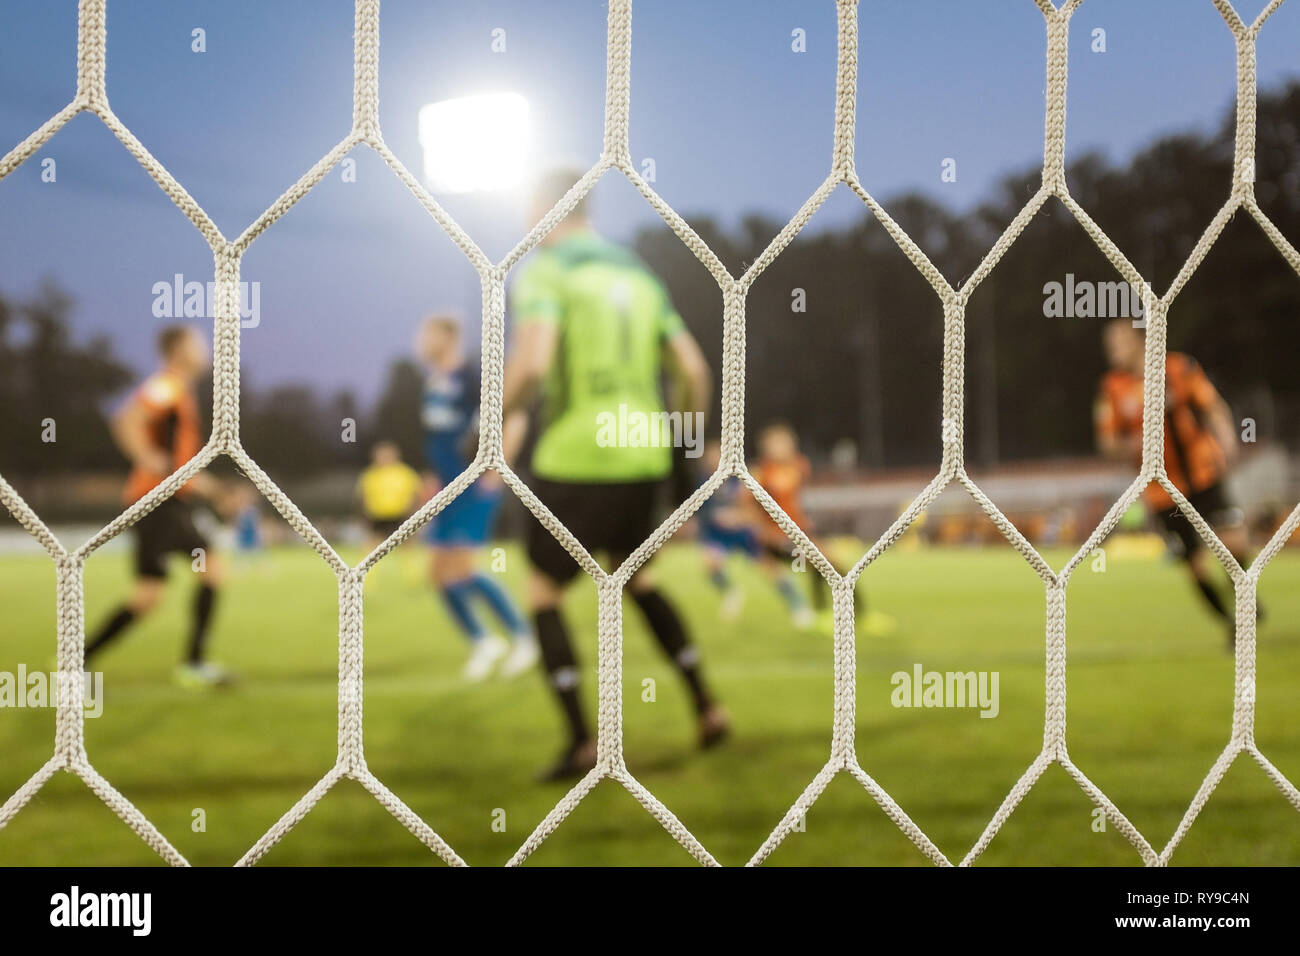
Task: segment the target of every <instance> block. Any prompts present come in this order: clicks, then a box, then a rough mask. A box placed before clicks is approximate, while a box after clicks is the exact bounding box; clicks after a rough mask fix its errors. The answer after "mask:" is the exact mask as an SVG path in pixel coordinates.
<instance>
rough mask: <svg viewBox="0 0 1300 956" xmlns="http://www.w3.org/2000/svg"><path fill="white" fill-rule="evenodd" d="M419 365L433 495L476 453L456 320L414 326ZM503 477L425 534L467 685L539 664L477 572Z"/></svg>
mask: <svg viewBox="0 0 1300 956" xmlns="http://www.w3.org/2000/svg"><path fill="white" fill-rule="evenodd" d="M416 347H417V350H418V352H419V357H420V361H421V362H422V363H423V365H424V366H425V369H426V371H427V373H428V378H427V380H426V382H425V387H424V397H423V400H422V402H421V408H420V422H421V425H422V426H423V429H424V454H425V460H426V464H427V465H428V468H429V471H430V473H431V479H432V482H433V488H431V490H434V491H436V490H437V488H441V487H442V486H443V485H446V484H447V483H448V482H450V481H452V480H453V479H454V478H455V477H456V476H457V475H459V474H460V473H461V472H463V471H464V470H465V468H466V467H467V466H468V465H469V463H470V462H471V461H473V459H474V455H475V454H476V453H477V447H478V401H479V371H478V368H477V367H476V366H475V365H474V364H473V363H471V362H469V361H467V360H466V358H465V355H464V352H463V350H462V347H461V334H460V322H459V321H457V320H456V319H455V318H454V317H452V316H448V315H433V316H430V317H429V318H427V319H426V320H425V321H424V323H423V324H422V325H421V326H420V331H419V337H418V341H417V346H416ZM503 494H504V488H503V486H502V483H501V477H500V476H499V475H497V474H496V473H495V472H488V473H486V474H484V475H482V476H480V477H479V479H478V480H477V481H475V482H474V484H472V485H470V486H469V487H468V488H466V489H465V490H464V491H462V492H461V493H460V494H459V495H458V496H457V497H456V498H454V499H453V500H452V501H451V502H450V503H449V504H448V505H447V506H446V507H445V508H443V509H442V511H440V512H438V514H437V515H435V516H434V518H433V521H432V522H431V523H430V524H429V526H428V528H427V529H426V531H425V540H426V541H427V542H428V543H429V545H430V547H431V548H432V550H433V560H432V564H431V574H432V579H433V584H434V587H436V588H437V589H438V591H439V593H441V595H442V597H443V600H444V601H445V602H446V604H447V609H448V610H449V611H450V612H451V615H452V617H453V618H455V620H456V622H457V624H459V625H460V627H461V629H462V630H463V631H464V632H465V636H466V637H467V638H468V639H469V641H470V645H471V651H470V656H469V660H468V661H467V662H466V664H465V671H464V675H465V678H466V679H467V680H470V681H481V680H484V679H485V678H487V677H488V676H489V675H490V674H491V673H492V672H493V670H494V669H496V668H497V666H498V665H500V673H501V674H502V676H505V677H511V676H514V675H515V674H519V673H522V672H523V671H525V670H528V669H529V668H530V667H532V666H533V664H535V663H536V661H537V656H538V650H537V642H536V640H535V639H534V637H533V635H532V632H531V631H530V630H529V627H528V625H527V623H526V622H525V620H524V618H523V616H522V615H521V614H520V613H519V611H518V609H517V608H516V607H515V604H514V602H513V601H512V600H511V599H510V597H509V595H507V594H506V592H505V589H504V588H502V587H501V585H500V584H499V583H498V582H497V581H495V580H493V578H492V577H491V576H490V575H488V574H486V573H484V572H483V570H482V569H481V568H480V567H479V553H480V551H481V550H482V548H483V547H484V546H485V545H486V544H487V542H488V539H489V538H490V536H491V534H492V528H493V525H494V524H495V523H496V517H497V514H498V513H499V512H500V510H501V503H502V497H503ZM476 599H479V600H481V601H482V602H484V603H485V604H487V606H488V607H489V608H490V609H491V610H492V612H493V613H494V614H495V616H496V617H497V618H498V620H499V621H500V622H501V625H502V626H503V627H504V628H505V629H506V631H508V632H509V634H510V637H511V641H510V642H507V641H506V640H504V639H503V638H502V637H500V636H498V635H497V634H493V633H491V632H489V631H488V630H487V628H486V627H485V626H484V624H483V621H482V619H481V618H480V616H479V614H478V611H477V609H476V608H475V606H474V605H475V602H476Z"/></svg>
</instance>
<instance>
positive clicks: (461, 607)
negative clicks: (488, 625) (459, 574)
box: [442, 578, 483, 641]
mask: <svg viewBox="0 0 1300 956" xmlns="http://www.w3.org/2000/svg"><path fill="white" fill-rule="evenodd" d="M473 597H474V579H473V578H466V579H465V580H463V581H457V582H455V583H454V584H448V585H445V586H444V587H443V588H442V599H443V600H444V601H445V602H446V603H447V610H449V611H451V616H452V617H454V618H455V619H456V623H457V624H459V625H460V627H461V630H463V631H464V632H465V636H466V637H468V638H469V639H470V640H471V641H477V640H479V639H480V638H481V637H482V636H483V625H482V624H481V623H479V619H478V615H476V614H475V613H474V608H473V606H472V605H471V603H470V602H471V599H472V598H473Z"/></svg>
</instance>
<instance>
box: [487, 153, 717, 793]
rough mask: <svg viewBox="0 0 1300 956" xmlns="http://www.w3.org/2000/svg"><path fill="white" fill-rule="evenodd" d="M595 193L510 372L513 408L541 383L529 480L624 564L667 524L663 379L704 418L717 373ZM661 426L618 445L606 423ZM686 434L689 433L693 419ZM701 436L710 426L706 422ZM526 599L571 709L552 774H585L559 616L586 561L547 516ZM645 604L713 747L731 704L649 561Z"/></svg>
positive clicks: (553, 246) (508, 396)
mask: <svg viewBox="0 0 1300 956" xmlns="http://www.w3.org/2000/svg"><path fill="white" fill-rule="evenodd" d="M579 178H580V177H579V175H577V174H571V173H568V172H557V173H553V174H551V175H549V176H546V177H545V178H544V179H543V180H542V181H541V183H539V185H538V187H537V190H536V192H535V194H534V198H533V202H534V208H533V217H534V219H535V220H536V219H540V218H541V217H542V216H543V215H545V213H546V212H547V211H548V210H549V209H550V208H551V207H552V206H553V205H554V204H555V203H556V202H557V201H559V199H560V198H561V197H563V196H564V194H565V193H566V192H567V191H568V190H569V188H570V187H572V186H573V184H574V183H575V182H577V180H578V179H579ZM585 205H586V203H585V201H584V202H583V203H581V204H579V205H578V207H577V208H575V209H574V210H573V212H572V213H571V214H570V215H569V216H568V217H567V218H566V219H565V220H564V221H563V222H561V223H559V224H558V225H556V227H555V228H554V229H553V230H551V232H550V233H549V234H548V235H547V237H546V238H545V239H544V240H543V241H542V244H541V247H540V248H539V249H538V250H537V251H536V252H535V253H534V254H533V255H532V257H531V258H530V259H529V261H527V262H526V263H525V264H524V265H523V266H522V267H521V269H520V272H519V275H518V277H517V278H516V279H515V281H514V284H513V286H512V288H511V290H510V309H511V315H512V320H513V330H512V340H511V348H510V351H509V353H508V356H507V361H506V369H505V397H504V402H505V413H506V414H507V415H509V414H511V413H512V412H515V411H518V410H520V409H521V408H523V407H524V406H525V405H526V404H527V403H528V402H529V401H530V400H531V399H532V397H533V396H534V395H535V394H537V393H540V397H541V410H540V415H539V424H538V428H537V434H536V439H535V442H534V445H533V451H532V460H531V468H530V470H531V472H532V475H533V479H532V481H531V482H530V487H532V488H533V490H534V491H535V492H536V493H537V496H538V497H539V498H541V499H542V501H543V502H544V503H545V504H546V506H547V507H548V508H549V509H550V510H551V512H552V513H553V514H554V515H555V517H556V518H558V519H559V520H560V521H561V522H563V524H564V525H565V526H566V527H567V528H568V529H569V530H570V531H571V532H573V534H574V536H575V537H577V539H578V540H579V541H581V542H582V544H583V546H584V547H585V548H587V549H588V550H589V551H591V552H593V553H595V552H601V551H604V552H607V553H608V554H609V560H610V562H611V564H610V565H609V566H610V567H616V566H617V565H618V564H619V563H621V562H622V561H623V559H624V558H626V557H627V556H628V555H629V554H631V552H632V551H634V550H635V549H636V548H637V546H638V545H640V544H641V542H642V541H644V540H645V539H646V538H647V537H649V535H650V534H651V533H652V532H653V531H654V529H655V527H656V521H655V518H654V505H655V498H656V492H657V491H658V489H659V487H660V485H661V484H662V483H663V482H664V481H665V480H666V479H668V478H669V476H670V474H671V471H672V458H673V448H672V447H671V445H672V441H671V440H668V439H667V432H668V431H669V430H670V429H668V428H666V427H665V425H664V423H665V422H666V420H667V419H668V416H667V415H666V414H665V413H666V412H667V411H668V410H667V409H666V408H665V401H664V388H663V386H662V384H661V383H662V381H663V380H664V379H665V378H666V379H667V380H668V383H669V385H670V389H669V394H672V395H674V396H677V395H680V402H679V403H675V404H677V407H676V408H674V409H672V411H673V412H675V413H678V414H680V415H681V416H683V418H684V416H687V415H698V416H699V417H701V418H702V416H703V411H704V409H705V407H706V406H707V405H708V403H709V400H710V398H711V391H712V381H711V375H710V371H709V367H708V363H707V362H706V361H705V358H704V356H703V354H702V353H701V351H700V348H699V346H698V345H697V344H696V342H695V339H694V338H692V337H691V334H690V333H689V332H688V331H687V330H686V328H685V326H684V325H683V323H682V320H681V317H680V316H679V315H678V314H677V313H676V312H675V311H674V309H673V307H672V303H671V302H670V301H669V298H668V294H667V290H666V289H665V288H664V286H663V283H662V282H660V281H659V279H658V278H657V277H656V276H655V275H654V274H653V273H652V272H650V270H649V269H648V268H647V267H646V265H645V264H644V263H643V262H641V260H640V259H638V258H637V257H636V256H635V255H634V254H633V253H631V252H629V251H628V250H626V249H623V248H622V247H620V246H618V245H616V244H614V243H612V242H610V241H608V240H606V239H603V238H601V237H600V236H598V235H596V233H595V232H593V231H592V229H591V226H590V224H589V223H588V221H587V216H586V209H585ZM614 420H617V421H620V422H624V421H637V422H643V423H644V422H651V423H658V424H657V425H654V426H652V428H651V429H650V430H649V431H647V430H641V431H639V432H638V431H637V430H628V431H627V434H626V435H623V434H622V432H620V433H619V438H618V440H614V441H611V440H610V439H609V434H608V430H607V429H602V427H601V423H602V422H604V423H608V422H610V421H614ZM680 434H681V435H686V434H688V432H687V430H686V429H684V428H683V429H681V431H680ZM695 434H697V435H698V434H699V431H698V430H697V431H696V432H695ZM527 544H528V557H529V561H530V563H531V565H532V569H531V572H530V576H529V585H528V598H529V604H530V608H531V611H532V614H533V619H534V624H535V632H536V634H537V639H538V642H539V644H540V646H541V652H542V661H543V663H544V665H545V668H546V673H547V675H548V680H549V683H550V685H551V688H552V690H553V691H554V693H555V696H556V699H557V701H558V703H559V705H560V708H561V710H562V711H563V713H564V716H565V720H566V722H567V725H568V730H569V740H568V744H567V746H566V747H565V749H564V751H563V753H562V754H561V756H560V759H559V761H558V762H557V763H556V764H555V766H554V767H552V768H551V769H550V770H548V771H547V772H546V773H545V774H544V776H543V779H551V780H559V779H564V778H567V777H573V776H578V775H581V774H583V773H585V772H586V771H588V770H590V769H591V768H592V767H594V766H595V762H596V747H595V741H594V740H593V738H592V734H591V730H590V728H589V727H588V724H587V721H586V718H585V716H584V714H583V709H582V706H581V703H580V701H579V697H578V667H577V662H576V659H575V658H574V654H573V647H572V644H571V642H570V640H569V634H568V630H567V628H566V627H565V624H564V620H563V618H562V617H561V616H560V598H561V596H562V593H563V589H564V587H565V585H566V584H568V583H569V582H570V581H571V580H572V579H573V577H574V575H576V574H577V573H578V572H579V570H580V569H579V567H578V564H577V562H576V561H575V560H574V559H573V556H572V555H570V554H569V552H568V551H566V550H565V548H564V546H563V545H562V544H560V542H559V541H558V540H556V539H555V537H554V536H552V535H551V533H550V532H549V531H547V530H546V529H545V528H544V527H542V525H541V524H540V523H533V524H532V525H530V531H529V537H528V542H527ZM628 591H629V592H630V595H631V597H632V600H633V602H634V603H635V604H636V605H637V607H638V608H640V610H641V613H642V614H643V615H644V616H645V620H646V623H647V624H648V625H649V627H650V630H651V631H652V632H653V634H654V635H655V638H656V639H657V640H658V641H659V644H660V645H661V646H662V647H663V649H664V652H665V653H666V654H667V655H668V657H669V658H670V659H671V660H672V662H673V664H674V666H675V667H676V668H677V671H678V672H679V673H680V674H681V676H682V678H683V680H684V681H685V683H686V685H687V687H688V689H689V691H690V694H691V698H692V700H693V701H694V706H695V711H696V715H697V720H698V724H699V739H700V744H701V746H704V747H708V746H711V745H712V744H715V743H717V742H718V741H720V740H721V739H722V738H723V737H725V736H726V734H727V730H728V720H727V715H726V712H725V711H724V710H723V709H722V708H721V707H720V706H718V704H717V703H716V701H715V700H714V698H713V696H712V695H711V694H710V692H709V690H708V688H707V687H706V685H705V683H704V680H703V678H702V677H701V674H700V666H699V658H698V653H697V651H696V648H695V646H694V644H693V643H692V642H691V640H690V638H689V636H688V635H687V633H686V629H685V627H684V626H683V623H682V619H681V617H680V616H679V615H678V613H677V611H676V610H675V609H674V608H673V606H672V604H671V603H670V602H669V601H668V599H667V598H666V597H665V596H664V594H663V592H662V591H660V590H659V588H658V587H656V585H655V582H654V581H653V579H652V578H651V575H650V573H649V570H648V568H647V567H646V566H642V567H641V568H639V569H638V570H637V572H636V574H635V575H633V576H632V579H631V581H630V582H629V583H628Z"/></svg>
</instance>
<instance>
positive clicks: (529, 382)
mask: <svg viewBox="0 0 1300 956" xmlns="http://www.w3.org/2000/svg"><path fill="white" fill-rule="evenodd" d="M558 344H559V329H558V328H557V327H556V325H555V324H554V323H551V322H527V323H524V324H522V325H520V326H517V327H516V329H515V336H514V342H513V348H512V349H511V351H510V355H509V357H508V358H507V359H506V369H505V382H504V386H503V394H502V400H501V401H502V411H503V414H505V415H507V416H508V415H510V414H511V413H512V412H518V411H522V410H523V408H524V407H525V406H526V405H527V404H528V402H529V401H530V400H531V399H532V397H533V395H534V394H535V393H536V391H537V386H538V385H539V384H540V383H541V381H542V377H543V376H544V375H545V374H546V370H547V369H548V368H550V366H551V361H552V359H554V357H555V350H556V347H557V346H558Z"/></svg>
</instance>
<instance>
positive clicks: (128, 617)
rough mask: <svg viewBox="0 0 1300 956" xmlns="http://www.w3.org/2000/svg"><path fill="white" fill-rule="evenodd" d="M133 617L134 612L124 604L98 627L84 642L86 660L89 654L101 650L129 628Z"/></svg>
mask: <svg viewBox="0 0 1300 956" xmlns="http://www.w3.org/2000/svg"><path fill="white" fill-rule="evenodd" d="M135 617H136V614H135V611H133V610H131V609H130V608H129V607H127V606H126V605H125V604H123V605H122V606H121V607H120V608H118V609H117V610H116V611H114V612H113V616H112V617H110V618H109V619H108V620H107V621H105V622H104V623H103V624H102V625H100V628H99V630H98V631H96V632H95V636H94V637H92V638H91V639H90V640H88V641H87V642H86V660H90V655H91V654H95V653H97V652H98V651H101V650H103V649H104V647H105V645H107V644H109V643H110V642H111V641H113V639H114V638H116V637H118V636H119V635H120V634H121V633H122V632H123V631H125V630H126V629H127V628H128V627H130V626H131V623H132V622H133V621H134V620H135Z"/></svg>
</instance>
